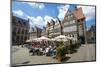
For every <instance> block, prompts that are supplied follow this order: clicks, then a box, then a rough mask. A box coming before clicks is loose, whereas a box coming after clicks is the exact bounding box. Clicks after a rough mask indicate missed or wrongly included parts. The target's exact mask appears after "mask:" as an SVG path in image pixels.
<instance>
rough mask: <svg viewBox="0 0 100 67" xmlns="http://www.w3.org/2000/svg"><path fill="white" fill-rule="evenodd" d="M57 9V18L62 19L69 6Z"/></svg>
mask: <svg viewBox="0 0 100 67" xmlns="http://www.w3.org/2000/svg"><path fill="white" fill-rule="evenodd" d="M57 8H58V11H59V14H58V18H59V19H63V18H64V16H65V13H66V12H67V10H68V8H69V5H62V6H59V7H57Z"/></svg>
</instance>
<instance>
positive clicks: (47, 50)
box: [45, 47, 50, 56]
mask: <svg viewBox="0 0 100 67" xmlns="http://www.w3.org/2000/svg"><path fill="white" fill-rule="evenodd" d="M49 50H50V47H46V49H45V54H46V56H48V55H49Z"/></svg>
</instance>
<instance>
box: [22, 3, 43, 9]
mask: <svg viewBox="0 0 100 67" xmlns="http://www.w3.org/2000/svg"><path fill="white" fill-rule="evenodd" d="M22 3H26V4H28V5H29V6H31V7H33V8H39V9H43V8H44V7H45V5H44V4H43V3H32V2H31V3H28V2H22Z"/></svg>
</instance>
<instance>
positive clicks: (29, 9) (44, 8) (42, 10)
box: [12, 1, 96, 28]
mask: <svg viewBox="0 0 100 67" xmlns="http://www.w3.org/2000/svg"><path fill="white" fill-rule="evenodd" d="M76 6H77V8H79V7H82V10H83V13H84V15H85V17H86V25H87V28H90V26H91V25H92V24H95V19H96V18H95V7H94V6H82V5H75V4H58V3H55V4H54V3H36V2H18V1H13V2H12V13H13V15H14V16H17V17H20V18H23V19H30V22H29V23H30V25H31V27H34V26H38V27H40V28H43V26H46V24H47V21H50V20H51V19H53V20H54V21H56V18H57V17H58V18H59V19H60V20H63V18H64V16H65V13H66V12H67V11H68V10H74V8H75V7H76Z"/></svg>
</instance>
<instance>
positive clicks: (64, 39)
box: [54, 35, 68, 41]
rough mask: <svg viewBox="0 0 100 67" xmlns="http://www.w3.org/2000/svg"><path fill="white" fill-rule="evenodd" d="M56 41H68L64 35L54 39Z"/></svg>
mask: <svg viewBox="0 0 100 67" xmlns="http://www.w3.org/2000/svg"><path fill="white" fill-rule="evenodd" d="M54 39H55V40H56V41H68V39H67V37H66V36H65V35H59V36H57V37H55V38H54Z"/></svg>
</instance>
